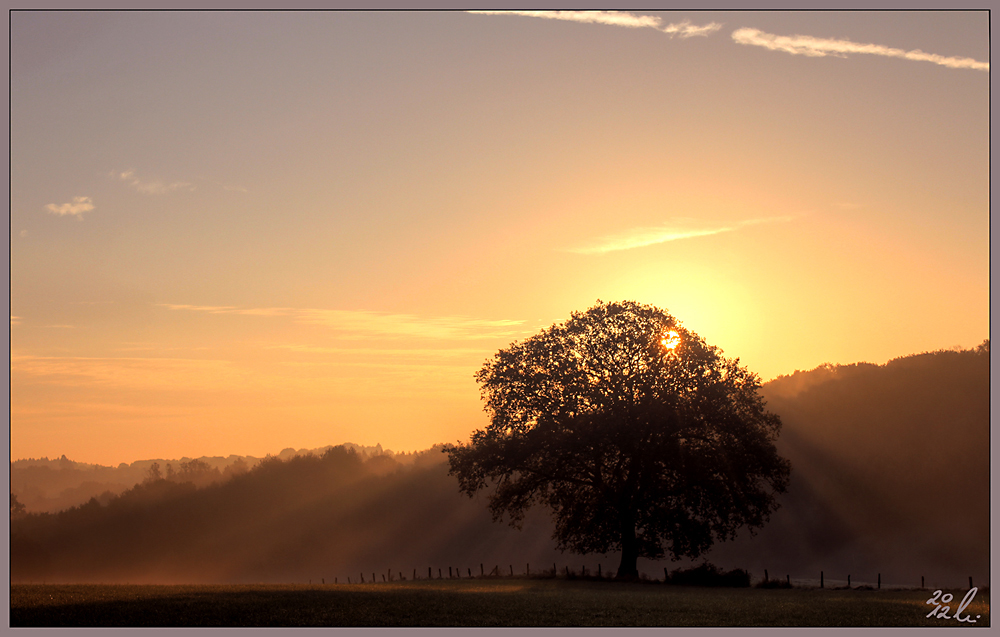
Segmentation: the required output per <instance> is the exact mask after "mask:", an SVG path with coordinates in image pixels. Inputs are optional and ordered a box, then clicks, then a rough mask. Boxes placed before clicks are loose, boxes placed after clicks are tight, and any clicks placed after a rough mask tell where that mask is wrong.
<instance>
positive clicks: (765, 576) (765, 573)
mask: <svg viewBox="0 0 1000 637" xmlns="http://www.w3.org/2000/svg"><path fill="white" fill-rule="evenodd" d="M764 581H765V582H766V581H767V569H766V568H765V569H764Z"/></svg>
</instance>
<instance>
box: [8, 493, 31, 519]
mask: <svg viewBox="0 0 1000 637" xmlns="http://www.w3.org/2000/svg"><path fill="white" fill-rule="evenodd" d="M26 511H27V508H26V507H25V506H24V504H22V503H21V501H20V500H18V499H17V496H16V495H14V494H13V493H11V494H10V517H11V518H16V517H19V516H21V515H24V514H25V512H26Z"/></svg>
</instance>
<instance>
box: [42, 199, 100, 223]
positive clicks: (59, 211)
mask: <svg viewBox="0 0 1000 637" xmlns="http://www.w3.org/2000/svg"><path fill="white" fill-rule="evenodd" d="M45 209H46V210H48V211H49V212H51V213H52V214H54V215H59V216H60V217H65V216H66V215H69V216H73V217H76V218H78V219H82V218H83V213H85V212H90V211H91V210H93V209H94V202H93V200H91V198H90V197H73V201H71V202H69V203H63V204H54V203H50V204H48V205H47V206H45Z"/></svg>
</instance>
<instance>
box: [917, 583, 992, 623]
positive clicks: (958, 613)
mask: <svg viewBox="0 0 1000 637" xmlns="http://www.w3.org/2000/svg"><path fill="white" fill-rule="evenodd" d="M978 590H979V589H978V588H970V589H969V592H968V593H966V594H965V597H963V598H962V601H961V603H959V605H958V608H957V609H955V614H954V615H949V614H948V611H949V610H951V606H948V605H947V604H950V603H951V601H952V600H953V599H955V596H954V595H952V594H951V593H945V594H944V595H942V594H941V591H934V594H933V595H931V598H930V599H929V600H927V602H926V603H928V604H934V610H932V611H931V612H929V613H927V616H928V617H935V616H936V617H937V618H938V619H956V620H958V621H960V622H968V623H970V624H975V623H976V620H975V619H972V615H966V616H965V617H962V611H964V610H965V609H966V608H968V607H969V604H971V603H972V598H974V597H975V596H976V591H978ZM980 617H982V615H976V619H978V618H980Z"/></svg>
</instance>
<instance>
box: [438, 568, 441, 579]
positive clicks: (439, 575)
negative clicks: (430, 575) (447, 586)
mask: <svg viewBox="0 0 1000 637" xmlns="http://www.w3.org/2000/svg"><path fill="white" fill-rule="evenodd" d="M438 579H441V569H438Z"/></svg>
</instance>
